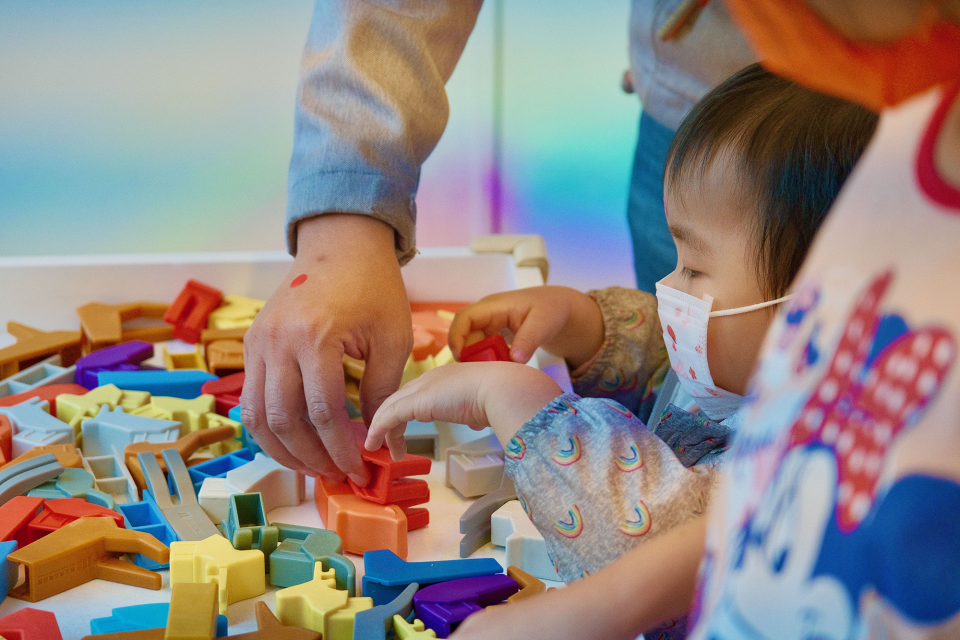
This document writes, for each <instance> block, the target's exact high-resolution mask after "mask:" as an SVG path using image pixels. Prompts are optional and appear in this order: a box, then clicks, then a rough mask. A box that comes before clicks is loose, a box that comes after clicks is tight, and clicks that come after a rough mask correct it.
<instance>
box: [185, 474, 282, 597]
mask: <svg viewBox="0 0 960 640" xmlns="http://www.w3.org/2000/svg"><path fill="white" fill-rule="evenodd" d="M168 464H169V461H168ZM265 573H266V570H265V563H264V556H263V552H262V551H260V550H259V549H248V550H243V551H240V550H237V549H234V548H233V546H231V544H230V542H229V541H228V540H227V539H226V538H224V537H223V536H221V535H219V534H217V535H213V536H210V537H209V538H206V539H204V540H200V541H195V540H190V541H179V542H174V543H172V544H171V545H170V584H171V585H175V584H179V583H181V582H192V583H198V582H212V583H216V584H217V585H218V601H219V603H220V613H223V614H225V613H226V612H227V605H230V604H233V603H234V602H239V601H240V600H246V599H247V598H255V597H256V596H259V595H263V593H264V592H265V591H266V575H265Z"/></svg>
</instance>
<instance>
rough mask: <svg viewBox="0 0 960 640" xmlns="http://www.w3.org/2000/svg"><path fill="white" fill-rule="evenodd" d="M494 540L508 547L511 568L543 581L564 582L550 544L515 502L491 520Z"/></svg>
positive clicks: (497, 544) (501, 509)
mask: <svg viewBox="0 0 960 640" xmlns="http://www.w3.org/2000/svg"><path fill="white" fill-rule="evenodd" d="M490 538H491V541H492V542H493V544H494V545H496V546H498V547H506V551H507V564H508V565H513V566H515V567H519V568H521V569H523V570H524V571H526V572H527V573H529V574H530V575H532V576H534V577H536V578H540V579H541V580H560V576H559V575H558V574H557V570H556V568H555V567H554V566H553V561H552V560H551V559H550V555H549V554H548V553H547V543H546V541H545V540H544V539H543V536H542V535H540V532H539V531H537V528H536V527H535V526H534V524H533V523H532V522H530V518H529V517H528V516H527V514H526V512H525V511H524V510H523V507H522V506H521V505H520V502H519V501H517V500H511V501H510V502H507V503H506V504H504V505H503V506H502V507H500V508H499V509H497V510H496V511H495V512H494V513H493V515H492V516H491V517H490Z"/></svg>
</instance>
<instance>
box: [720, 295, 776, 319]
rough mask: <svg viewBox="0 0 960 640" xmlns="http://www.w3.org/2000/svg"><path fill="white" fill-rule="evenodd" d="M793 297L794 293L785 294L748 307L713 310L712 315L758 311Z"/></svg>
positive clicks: (730, 314) (732, 314)
mask: <svg viewBox="0 0 960 640" xmlns="http://www.w3.org/2000/svg"><path fill="white" fill-rule="evenodd" d="M792 297H793V294H792V293H791V294H789V295H786V296H783V297H782V298H777V299H776V300H769V301H767V302H759V303H757V304H751V305H750V306H748V307H737V308H736V309H723V310H722V311H711V312H710V317H711V318H716V317H717V316H735V315H739V314H741V313H749V312H751V311H756V310H757V309H765V308H766V307H772V306H773V305H775V304H780V303H781V302H786V301H787V300H789V299H790V298H792Z"/></svg>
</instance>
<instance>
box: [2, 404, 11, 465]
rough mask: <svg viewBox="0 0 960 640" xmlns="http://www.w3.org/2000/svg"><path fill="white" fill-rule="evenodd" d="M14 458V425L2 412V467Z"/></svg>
mask: <svg viewBox="0 0 960 640" xmlns="http://www.w3.org/2000/svg"><path fill="white" fill-rule="evenodd" d="M11 460H13V425H12V424H11V423H10V418H8V417H7V416H5V415H3V414H0V467H2V466H3V465H5V464H7V463H8V462H10V461H11Z"/></svg>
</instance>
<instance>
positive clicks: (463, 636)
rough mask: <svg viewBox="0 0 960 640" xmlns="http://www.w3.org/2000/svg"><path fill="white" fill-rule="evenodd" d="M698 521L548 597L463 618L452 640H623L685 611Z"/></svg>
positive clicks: (700, 546)
mask: <svg viewBox="0 0 960 640" xmlns="http://www.w3.org/2000/svg"><path fill="white" fill-rule="evenodd" d="M706 521H707V518H706V516H703V517H699V518H694V519H692V520H689V521H688V522H686V523H685V524H683V525H682V526H680V527H677V528H676V529H673V530H672V531H670V532H668V533H665V534H664V535H662V536H660V537H658V538H655V539H653V540H651V541H650V542H649V543H648V544H645V545H642V546H640V547H638V548H637V549H634V550H633V551H630V552H629V553H627V554H625V555H624V556H622V557H621V558H620V559H618V560H617V561H616V562H614V563H612V564H611V565H609V566H608V567H606V568H605V569H603V570H601V571H599V572H597V573H596V574H593V575H591V576H589V577H587V578H584V579H583V580H578V581H576V582H573V583H571V584H570V585H568V586H566V587H564V588H563V589H559V590H556V591H550V592H548V593H546V594H544V595H542V596H538V597H536V598H531V599H528V600H523V601H521V602H518V603H516V604H510V605H507V606H504V607H497V608H496V609H494V610H490V611H481V612H479V613H476V614H474V615H472V616H470V617H469V618H467V619H466V620H465V621H464V622H463V624H462V625H460V628H459V629H458V630H457V631H456V633H454V635H453V636H452V637H453V639H454V640H482V639H484V638H490V639H491V640H492V639H496V640H537V639H539V638H543V639H545V640H546V639H549V640H553V639H555V638H563V639H564V640H594V639H598V638H604V639H612V640H620V639H622V640H630V639H632V638H636V637H637V636H638V635H639V634H640V633H643V632H644V631H645V630H647V629H649V628H650V627H652V626H653V625H655V624H657V623H658V622H661V621H663V620H667V619H669V618H674V617H677V616H680V615H683V614H684V613H686V612H687V611H689V609H690V605H691V602H692V601H693V596H694V592H695V589H696V582H697V569H698V567H699V566H700V560H701V558H702V557H703V551H704V540H705V538H706Z"/></svg>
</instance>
